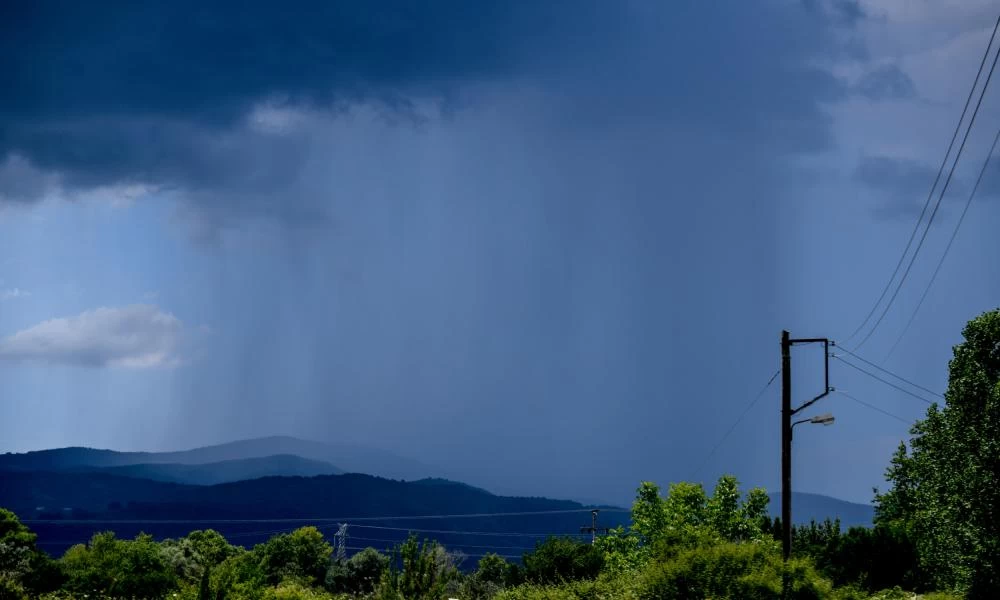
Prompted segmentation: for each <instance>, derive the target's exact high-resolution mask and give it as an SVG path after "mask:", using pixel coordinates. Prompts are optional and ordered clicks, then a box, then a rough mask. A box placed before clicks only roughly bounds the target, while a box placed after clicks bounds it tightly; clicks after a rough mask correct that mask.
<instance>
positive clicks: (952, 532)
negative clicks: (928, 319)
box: [876, 310, 1000, 598]
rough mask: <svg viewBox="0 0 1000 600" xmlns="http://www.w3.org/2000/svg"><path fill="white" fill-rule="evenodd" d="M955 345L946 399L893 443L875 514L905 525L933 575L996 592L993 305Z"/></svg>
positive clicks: (999, 324) (999, 531)
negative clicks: (905, 438)
mask: <svg viewBox="0 0 1000 600" xmlns="http://www.w3.org/2000/svg"><path fill="white" fill-rule="evenodd" d="M962 334H963V337H964V341H963V342H962V343H960V344H958V345H957V346H955V347H954V354H953V358H952V360H951V362H950V365H949V379H948V390H947V392H946V394H945V405H944V407H939V406H938V405H936V404H935V405H932V406H931V407H930V409H929V410H928V411H927V417H926V418H925V419H923V420H922V421H919V422H918V423H917V424H916V425H914V427H913V428H912V429H911V432H910V433H911V435H912V437H911V439H910V443H909V448H907V445H906V444H900V446H899V449H898V450H897V452H896V454H895V455H894V456H893V458H892V462H891V465H890V467H889V469H888V471H887V479H888V480H889V481H890V482H891V484H892V488H891V489H890V490H889V491H888V492H886V493H885V494H881V495H877V497H876V499H877V503H878V510H877V521H878V522H879V523H894V524H897V525H899V526H902V527H904V528H905V529H906V531H907V532H908V534H909V535H911V536H912V538H913V540H914V542H915V544H916V549H917V555H918V560H919V562H920V566H921V567H922V568H923V569H924V570H925V571H926V573H927V574H928V575H929V576H930V577H931V579H932V580H933V583H934V584H936V585H937V586H939V587H943V588H957V589H959V590H965V591H967V593H968V596H969V597H970V598H996V597H1000V522H998V515H997V513H998V511H1000V310H994V311H992V312H988V313H985V314H983V315H981V316H979V317H977V318H975V319H973V320H972V321H970V322H969V323H968V325H967V326H966V327H965V330H964V331H963V332H962Z"/></svg>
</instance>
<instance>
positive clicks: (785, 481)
mask: <svg viewBox="0 0 1000 600" xmlns="http://www.w3.org/2000/svg"><path fill="white" fill-rule="evenodd" d="M772 339H773V338H772ZM791 553H792V340H791V339H790V338H789V336H788V332H787V331H782V332H781V555H782V556H783V557H784V559H785V560H788V557H789V555H790V554H791Z"/></svg>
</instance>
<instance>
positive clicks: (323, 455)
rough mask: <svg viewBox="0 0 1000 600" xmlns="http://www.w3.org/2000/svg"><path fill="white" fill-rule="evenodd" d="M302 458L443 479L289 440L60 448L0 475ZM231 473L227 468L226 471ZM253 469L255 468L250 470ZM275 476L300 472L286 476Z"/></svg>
mask: <svg viewBox="0 0 1000 600" xmlns="http://www.w3.org/2000/svg"><path fill="white" fill-rule="evenodd" d="M274 456H296V457H299V458H303V459H309V460H311V461H319V462H323V463H328V464H329V465H331V466H335V467H334V468H335V469H336V472H346V473H367V474H371V475H378V476H380V477H388V478H390V479H404V480H413V479H422V478H425V477H434V476H440V475H441V473H439V472H437V469H434V468H432V467H430V466H428V465H424V464H422V463H420V462H418V461H415V460H410V459H408V458H403V457H401V456H397V455H395V454H392V453H391V452H386V451H384V450H378V449H374V448H367V447H363V446H354V445H348V444H327V443H322V442H313V441H309V440H300V439H298V438H293V437H287V436H273V437H265V438H257V439H252V440H241V441H236V442H229V443H225V444H218V445H215V446H205V447H202V448H195V449H193V450H183V451H179V452H117V451H115V450H98V449H94V448H79V447H73V448H57V449H53V450H39V451H35V452H25V453H23V454H12V453H7V454H0V470H6V471H11V470H21V471H53V470H57V471H63V470H67V469H70V468H74V467H121V466H126V465H128V466H133V465H151V464H164V463H168V464H177V465H205V464H210V463H224V462H228V461H234V460H246V459H251V458H257V459H263V458H269V457H274ZM220 468H222V469H225V468H227V467H220ZM246 468H248V469H253V468H255V467H252V466H249V465H248V466H247V467H246ZM266 474H273V475H281V474H289V475H295V474H298V473H293V472H287V471H281V472H274V473H266Z"/></svg>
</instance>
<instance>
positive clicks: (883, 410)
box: [834, 390, 913, 425]
mask: <svg viewBox="0 0 1000 600" xmlns="http://www.w3.org/2000/svg"><path fill="white" fill-rule="evenodd" d="M834 392H835V393H837V394H840V395H841V396H844V397H846V398H848V399H850V400H853V401H855V402H857V403H858V404H860V405H862V406H865V407H868V408H870V409H871V410H874V411H876V412H880V413H882V414H883V415H885V416H887V417H892V418H893V419H896V420H897V421H902V422H903V423H906V424H907V425H913V421H909V420H907V419H904V418H903V417H901V416H899V415H894V414H892V413H891V412H889V411H887V410H885V409H882V408H879V407H877V406H875V405H874V404H870V403H868V402H865V401H864V400H859V399H858V398H855V397H854V396H852V395H850V394H848V393H847V392H844V391H841V390H834Z"/></svg>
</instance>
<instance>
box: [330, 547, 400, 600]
mask: <svg viewBox="0 0 1000 600" xmlns="http://www.w3.org/2000/svg"><path fill="white" fill-rule="evenodd" d="M388 567H389V557H388V556H386V555H384V554H382V553H381V552H379V551H378V550H376V549H374V548H365V549H364V550H362V551H361V552H358V553H357V554H355V555H354V556H352V557H350V558H349V559H347V560H345V561H334V562H333V563H331V565H330V568H329V569H328V570H327V572H326V588H327V589H328V590H330V591H331V592H333V593H341V594H353V595H366V594H370V593H371V592H372V591H374V589H375V586H376V585H378V582H379V581H380V580H381V579H382V573H384V572H385V570H386V569H387V568H388Z"/></svg>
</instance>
